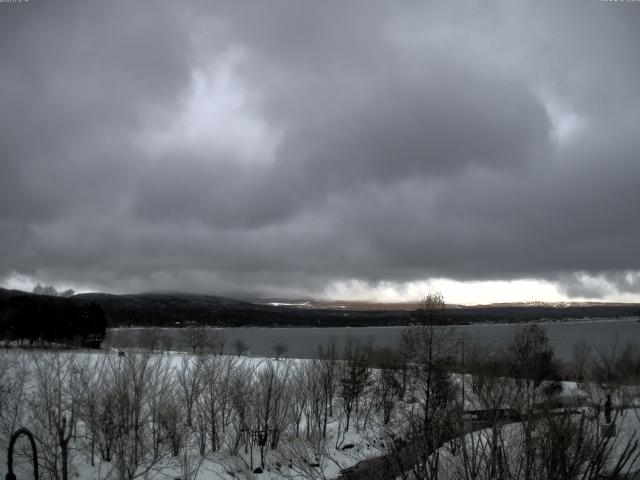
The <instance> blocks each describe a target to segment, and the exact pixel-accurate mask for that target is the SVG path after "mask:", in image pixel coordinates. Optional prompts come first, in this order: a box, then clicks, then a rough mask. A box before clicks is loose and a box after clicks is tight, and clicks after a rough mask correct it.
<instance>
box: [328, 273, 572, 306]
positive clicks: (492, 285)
mask: <svg viewBox="0 0 640 480" xmlns="http://www.w3.org/2000/svg"><path fill="white" fill-rule="evenodd" d="M429 292H441V293H442V294H443V295H444V297H445V301H446V302H447V303H453V304H462V305H476V304H486V303H502V302H532V301H540V302H564V301H568V300H569V299H568V298H567V296H566V295H562V294H561V293H560V292H559V291H558V288H557V286H556V285H555V284H553V283H551V282H547V281H543V280H533V279H522V280H487V281H466V282H463V281H458V280H451V279H446V278H436V279H431V280H423V281H415V282H387V281H384V282H379V283H377V284H374V285H372V284H369V283H367V282H363V281H360V280H349V281H338V282H333V283H332V284H331V285H330V286H329V287H328V288H327V289H326V290H325V291H324V292H323V293H322V294H321V295H320V296H321V297H322V298H327V299H340V300H353V301H358V300H363V301H372V300H373V301H376V302H391V303H394V302H399V303H400V302H414V301H417V300H419V299H420V298H422V297H424V296H425V295H426V294H427V293H429Z"/></svg>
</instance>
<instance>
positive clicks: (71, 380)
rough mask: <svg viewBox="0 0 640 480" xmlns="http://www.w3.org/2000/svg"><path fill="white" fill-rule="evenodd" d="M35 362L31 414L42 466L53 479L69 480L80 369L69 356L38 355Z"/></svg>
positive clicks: (57, 354)
mask: <svg viewBox="0 0 640 480" xmlns="http://www.w3.org/2000/svg"><path fill="white" fill-rule="evenodd" d="M34 360H35V361H34V374H35V375H34V387H35V391H34V393H33V395H34V396H33V404H32V405H33V406H32V414H33V427H34V429H35V431H36V432H37V433H36V435H37V436H38V438H39V439H40V446H41V453H42V459H43V465H42V466H43V467H44V469H45V470H46V471H47V472H48V474H49V475H50V476H51V477H52V478H55V479H56V480H68V478H69V470H70V467H71V464H70V462H71V459H70V454H71V442H72V440H73V439H74V438H75V432H76V422H77V418H78V410H79V406H80V380H81V378H80V377H81V372H80V370H79V368H80V366H79V364H78V363H77V362H76V359H75V356H74V355H72V354H64V353H53V354H50V353H47V354H40V355H36V356H34Z"/></svg>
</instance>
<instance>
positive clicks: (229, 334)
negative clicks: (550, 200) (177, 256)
mask: <svg viewBox="0 0 640 480" xmlns="http://www.w3.org/2000/svg"><path fill="white" fill-rule="evenodd" d="M541 325H543V326H544V328H545V329H546V330H547V333H548V335H549V338H550V339H551V342H552V344H553V347H554V349H555V351H556V352H557V354H558V355H559V356H560V357H562V358H565V359H569V358H570V357H571V352H572V349H573V345H575V344H576V343H577V342H580V341H587V342H589V343H591V344H592V345H593V346H595V347H599V348H602V347H606V346H609V345H612V344H613V343H614V342H616V339H617V341H618V342H619V343H621V344H624V343H626V342H627V341H629V340H638V339H640V323H639V322H638V319H598V320H580V321H565V322H548V323H542V324H541ZM517 326H518V325H516V324H477V325H463V326H457V327H455V329H456V334H455V335H456V336H461V337H462V336H464V337H466V338H468V339H470V340H473V341H475V342H476V343H478V344H480V345H487V346H490V345H499V344H501V343H504V342H505V341H507V340H509V339H510V338H511V336H512V335H513V331H514V329H515V328H517ZM402 328H403V327H360V328H345V327H327V328H307V327H297V328H260V327H247V328H220V329H216V330H218V331H220V332H222V333H223V335H224V339H225V342H226V347H225V352H227V353H232V348H231V345H232V343H233V342H234V341H236V340H238V339H240V340H242V341H244V342H245V343H246V344H247V345H248V346H249V352H248V353H249V355H252V356H271V355H273V354H274V351H273V346H274V345H276V344H281V345H284V346H286V347H287V352H286V354H285V356H287V357H295V358H311V357H313V355H314V353H315V352H316V350H317V348H318V346H319V345H325V344H327V343H328V342H330V341H332V340H333V339H335V340H336V341H337V342H338V346H339V347H341V346H342V345H343V344H344V342H345V340H346V339H347V338H349V337H351V338H354V339H357V340H359V341H361V342H371V343H372V344H373V345H374V346H375V347H384V346H389V347H390V346H394V345H396V344H397V342H398V339H399V338H400V332H401V331H402ZM123 330H126V331H128V332H130V333H131V335H132V336H133V337H135V336H138V335H140V336H142V337H144V336H145V331H146V330H147V329H144V328H128V329H113V330H110V331H109V334H108V337H107V339H108V340H109V339H110V338H111V339H115V337H117V336H120V334H117V335H115V336H114V332H122V331H123ZM160 330H161V331H162V332H163V334H166V335H170V336H171V337H172V349H177V350H187V346H186V344H185V343H184V340H183V338H182V336H181V330H182V329H179V328H163V329H160ZM127 336H128V335H127Z"/></svg>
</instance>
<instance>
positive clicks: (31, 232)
mask: <svg viewBox="0 0 640 480" xmlns="http://www.w3.org/2000/svg"><path fill="white" fill-rule="evenodd" d="M639 46H640V2H605V1H600V0H580V1H563V2H558V1H537V2H513V1H492V2H489V1H468V2H457V1H450V0H448V1H442V2H413V1H406V2H402V1H399V2H389V1H387V0H380V1H379V2H376V1H366V2H351V1H349V2H326V1H309V2H299V1H290V2H279V1H273V0H270V1H268V2H263V1H260V2H236V1H229V2H223V3H216V2H211V1H202V2H189V3H187V2H181V1H180V2H179V1H175V0H174V1H167V2H164V1H161V0H154V1H135V2H131V1H121V2H119V1H108V2H107V1H86V0H83V1H77V2H74V1H64V2H62V1H53V0H46V1H45V0H31V1H28V2H24V1H23V2H22V3H0V166H1V174H0V285H3V286H5V287H13V288H16V287H18V288H26V289H30V288H31V287H32V286H33V283H35V282H37V281H39V282H42V283H47V284H53V285H55V286H57V287H58V288H67V287H71V288H75V289H77V290H80V291H85V290H102V291H110V292H139V291H151V290H180V291H186V292H207V293H219V294H239V293H252V294H255V293H261V294H264V295H288V296H306V295H311V296H319V297H330V298H341V299H354V298H360V299H371V300H412V299H416V298H419V297H420V296H421V295H423V294H424V293H426V292H427V291H428V290H432V289H438V290H441V291H442V292H443V294H444V296H445V299H446V300H448V301H451V302H459V303H480V302H481V303H487V302H494V301H514V300H563V299H572V300H578V299H598V300H623V301H640V215H639V206H640V91H639V88H640V50H639Z"/></svg>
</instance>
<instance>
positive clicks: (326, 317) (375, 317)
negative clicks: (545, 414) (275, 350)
mask: <svg viewBox="0 0 640 480" xmlns="http://www.w3.org/2000/svg"><path fill="white" fill-rule="evenodd" d="M15 296H22V297H25V298H24V301H25V302H31V301H33V302H36V303H37V302H39V300H37V296H36V295H32V294H25V293H24V292H16V291H8V290H2V289H0V315H2V311H3V310H4V308H5V307H3V306H2V305H3V304H5V303H6V302H4V301H2V299H5V300H6V299H7V298H12V297H15ZM70 301H71V304H72V305H74V306H82V305H84V304H90V303H95V304H97V305H99V306H100V307H101V308H102V309H103V310H104V312H105V315H106V319H107V324H108V326H109V327H117V326H128V325H135V326H159V327H175V326H187V325H198V326H219V327H249V326H261V327H264V326H272V327H288V326H294V327H346V326H349V327H367V326H404V325H410V324H412V323H416V318H415V312H412V311H409V310H347V309H324V308H298V307H282V306H277V307H276V306H270V305H262V304H256V303H249V302H243V301H238V300H233V299H229V298H224V297H215V296H208V295H185V294H136V295H107V294H81V295H74V296H73V297H71V298H70ZM629 316H640V306H638V305H588V306H569V307H553V306H487V307H482V306H481V307H462V308H447V309H446V311H445V314H444V316H443V318H442V319H441V321H442V322H443V323H447V324H456V325H464V324H471V323H522V322H531V321H538V320H550V321H553V320H563V319H568V318H615V317H629Z"/></svg>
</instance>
